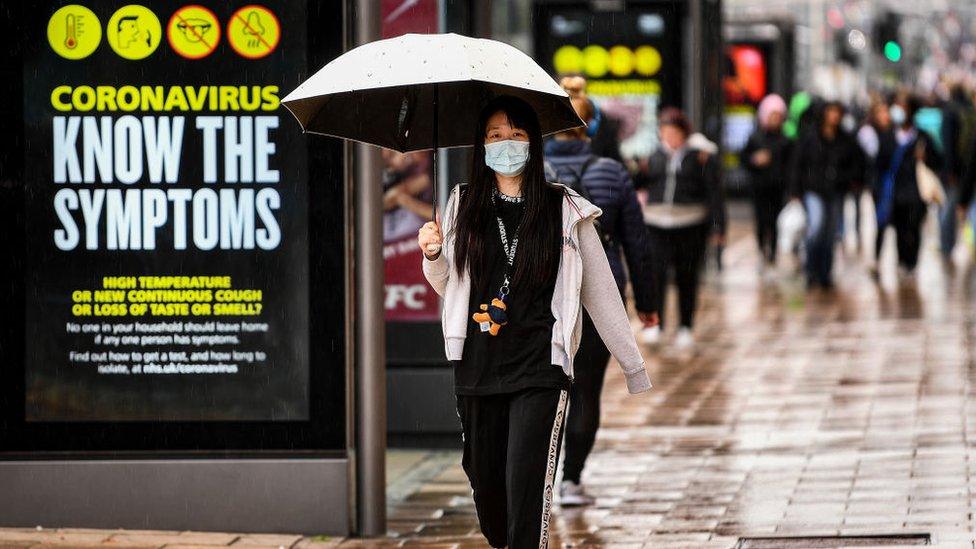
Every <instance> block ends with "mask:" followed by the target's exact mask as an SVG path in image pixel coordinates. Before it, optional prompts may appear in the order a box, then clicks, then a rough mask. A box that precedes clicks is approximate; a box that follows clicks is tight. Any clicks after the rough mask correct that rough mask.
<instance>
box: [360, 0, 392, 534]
mask: <svg viewBox="0 0 976 549" xmlns="http://www.w3.org/2000/svg"><path fill="white" fill-rule="evenodd" d="M355 29H356V44H357V45H360V44H365V43H367V42H372V41H374V40H378V39H379V38H380V14H379V2H375V1H374V0H356V14H355ZM355 166H356V167H355V169H356V171H355V174H356V175H355V181H354V185H355V189H354V196H355V204H356V209H355V216H356V220H355V227H356V234H355V236H354V243H355V244H354V245H355V254H356V259H355V261H356V267H355V272H356V319H355V327H356V328H355V329H356V351H355V353H356V355H355V356H356V374H357V376H356V377H357V384H356V406H355V410H356V417H357V425H356V426H357V429H356V511H357V516H358V521H357V523H358V525H359V534H360V535H362V536H368V537H369V536H382V535H385V534H386V329H385V328H386V324H385V320H384V309H383V215H382V214H383V193H382V187H381V185H380V178H381V172H382V159H381V157H380V151H379V149H378V148H376V147H372V146H369V145H362V144H357V145H356V158H355Z"/></svg>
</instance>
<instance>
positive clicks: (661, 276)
mask: <svg viewBox="0 0 976 549" xmlns="http://www.w3.org/2000/svg"><path fill="white" fill-rule="evenodd" d="M659 128H660V129H659V131H660V136H661V148H660V149H659V150H657V151H656V152H654V153H653V154H652V155H651V157H650V158H649V159H648V163H647V166H648V169H647V173H646V174H645V176H644V177H643V178H642V179H641V180H640V183H638V187H639V188H644V189H646V192H647V205H646V206H645V207H644V222H645V223H646V224H647V226H648V236H649V237H650V238H649V241H650V245H651V250H652V256H651V257H652V265H653V273H654V275H653V276H654V279H655V280H656V283H657V284H658V285H659V286H660V288H659V291H657V292H655V297H656V298H657V300H658V305H657V307H656V310H657V312H658V315H659V317H660V320H661V324H662V325H663V323H664V318H665V314H664V313H665V310H664V304H665V301H666V300H665V295H666V293H667V292H666V291H665V289H666V287H667V280H668V271H669V270H671V269H673V270H674V280H675V284H676V285H677V287H678V303H679V309H680V311H679V312H680V315H679V316H680V328H679V329H678V335H677V338H676V339H675V344H676V346H677V347H678V348H679V349H690V348H691V347H693V346H694V343H695V340H694V336H693V335H692V327H693V322H694V315H695V308H696V307H697V303H698V281H699V278H700V275H701V268H702V261H703V259H704V256H705V247H706V245H707V243H708V239H709V236H713V237H722V236H724V234H725V202H724V198H723V193H722V188H721V182H720V181H719V177H718V165H717V161H716V160H715V156H714V155H709V154H707V153H704V152H702V151H699V150H696V149H694V148H692V147H690V146H689V145H688V136H689V135H690V134H691V124H690V123H689V122H688V119H687V118H686V117H685V115H684V114H683V113H682V112H681V111H680V110H678V109H675V108H667V109H664V110H663V111H662V112H661V114H660V117H659Z"/></svg>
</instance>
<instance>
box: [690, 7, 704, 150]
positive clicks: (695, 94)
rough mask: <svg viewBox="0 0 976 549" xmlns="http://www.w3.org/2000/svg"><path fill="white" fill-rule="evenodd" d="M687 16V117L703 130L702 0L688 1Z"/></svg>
mask: <svg viewBox="0 0 976 549" xmlns="http://www.w3.org/2000/svg"><path fill="white" fill-rule="evenodd" d="M688 7H689V9H688V17H689V19H690V20H691V52H690V53H691V55H690V56H689V59H690V61H691V104H690V105H688V107H689V108H688V110H689V111H690V112H689V113H688V115H689V118H691V123H692V126H693V127H694V128H695V131H700V132H703V133H704V131H705V128H704V125H705V112H704V110H705V109H704V103H705V100H704V99H705V98H704V96H705V78H704V75H705V61H706V60H705V55H704V53H705V45H704V41H705V29H704V26H705V21H704V10H703V8H702V0H690V1H689V2H688Z"/></svg>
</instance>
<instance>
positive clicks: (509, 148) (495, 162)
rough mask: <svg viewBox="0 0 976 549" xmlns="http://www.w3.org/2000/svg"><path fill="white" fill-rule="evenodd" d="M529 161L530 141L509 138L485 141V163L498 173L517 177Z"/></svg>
mask: <svg viewBox="0 0 976 549" xmlns="http://www.w3.org/2000/svg"><path fill="white" fill-rule="evenodd" d="M528 161H529V142H528V141H515V140H512V139H507V140H505V141H495V142H494V143H485V165H486V166H488V167H489V168H491V169H492V170H494V171H495V173H497V174H498V175H504V176H506V177H515V176H516V175H519V174H520V173H522V170H524V169H525V163H526V162H528Z"/></svg>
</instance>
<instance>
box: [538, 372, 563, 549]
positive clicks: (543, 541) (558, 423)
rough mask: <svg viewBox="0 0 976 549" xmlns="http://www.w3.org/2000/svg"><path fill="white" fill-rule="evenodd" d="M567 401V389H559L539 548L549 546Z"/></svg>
mask: <svg viewBox="0 0 976 549" xmlns="http://www.w3.org/2000/svg"><path fill="white" fill-rule="evenodd" d="M568 402H569V391H559V406H558V407H557V408H556V418H555V419H554V420H553V421H552V433H551V434H550V435H549V456H548V458H547V460H546V484H545V487H543V489H542V494H543V495H542V498H543V499H542V526H541V527H540V528H539V549H547V548H548V547H549V516H550V513H551V512H552V492H553V484H554V483H555V481H556V465H558V461H559V432H560V430H562V426H563V420H564V419H565V417H566V406H567V404H568Z"/></svg>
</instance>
